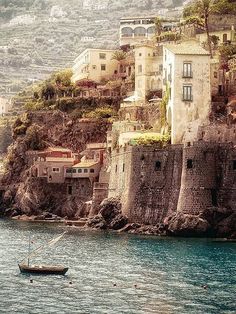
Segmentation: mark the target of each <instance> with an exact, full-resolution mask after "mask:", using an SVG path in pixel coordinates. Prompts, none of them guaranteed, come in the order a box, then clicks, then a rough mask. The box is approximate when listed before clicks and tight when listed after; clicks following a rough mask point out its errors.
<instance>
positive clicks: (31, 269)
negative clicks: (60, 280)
mask: <svg viewBox="0 0 236 314" xmlns="http://www.w3.org/2000/svg"><path fill="white" fill-rule="evenodd" d="M18 265H19V268H20V271H21V273H27V274H42V275H65V273H66V272H67V271H68V269H69V268H68V267H63V266H46V265H44V266H43V265H42V266H41V265H31V266H28V265H25V264H18Z"/></svg>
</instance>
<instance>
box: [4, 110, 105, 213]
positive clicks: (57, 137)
mask: <svg viewBox="0 0 236 314" xmlns="http://www.w3.org/2000/svg"><path fill="white" fill-rule="evenodd" d="M109 126H110V123H109V122H108V121H107V120H105V119H103V120H102V119H98V120H96V119H71V118H70V116H69V115H67V114H66V113H62V112H60V111H47V112H38V113H37V112H36V113H26V114H24V115H23V116H22V117H21V118H18V119H17V120H16V122H15V124H14V126H13V138H14V142H13V144H12V145H11V146H10V148H9V151H8V156H7V164H6V173H5V175H4V177H3V178H2V182H1V186H2V197H1V203H2V206H1V208H2V210H1V212H2V214H4V213H7V214H12V213H13V214H18V213H19V214H27V215H32V214H37V215H39V214H41V213H42V212H44V211H49V212H51V213H54V214H57V215H59V216H63V217H65V216H67V217H69V218H72V217H74V216H75V215H76V213H77V212H78V210H79V211H80V212H84V210H85V209H84V206H85V202H86V201H88V197H84V198H83V197H81V198H76V197H70V198H68V197H67V195H66V194H67V193H66V186H64V185H63V184H62V185H60V184H48V183H47V182H46V181H44V180H43V178H42V179H39V178H32V177H31V176H30V167H31V165H32V153H34V152H37V150H41V149H44V148H46V147H49V146H63V147H66V148H70V149H72V150H73V151H74V152H76V151H82V150H84V149H85V146H86V144H87V143H92V142H105V141H106V132H107V130H108V128H109ZM30 152H31V154H30ZM36 179H37V180H36Z"/></svg>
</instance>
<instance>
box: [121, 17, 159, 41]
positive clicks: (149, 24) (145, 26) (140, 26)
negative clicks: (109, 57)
mask: <svg viewBox="0 0 236 314" xmlns="http://www.w3.org/2000/svg"><path fill="white" fill-rule="evenodd" d="M154 35H155V17H154V16H152V17H150V16H149V17H127V18H121V19H120V46H125V45H134V44H137V43H140V42H142V41H143V40H147V39H152V38H153V37H154Z"/></svg>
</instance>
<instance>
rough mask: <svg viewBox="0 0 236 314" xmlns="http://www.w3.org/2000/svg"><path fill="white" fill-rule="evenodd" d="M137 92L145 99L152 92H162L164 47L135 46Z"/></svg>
mask: <svg viewBox="0 0 236 314" xmlns="http://www.w3.org/2000/svg"><path fill="white" fill-rule="evenodd" d="M134 51H135V94H136V95H137V96H138V97H140V98H141V99H142V100H143V101H145V100H147V96H148V95H149V94H150V93H153V95H154V94H155V93H158V94H161V90H162V67H163V64H162V62H163V57H162V47H155V46H154V45H150V44H139V45H137V46H135V50H134Z"/></svg>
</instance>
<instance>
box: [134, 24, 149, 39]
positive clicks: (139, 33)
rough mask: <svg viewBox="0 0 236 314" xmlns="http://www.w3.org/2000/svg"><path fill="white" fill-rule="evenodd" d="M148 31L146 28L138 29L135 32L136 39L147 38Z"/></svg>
mask: <svg viewBox="0 0 236 314" xmlns="http://www.w3.org/2000/svg"><path fill="white" fill-rule="evenodd" d="M146 34H147V31H146V29H145V28H144V27H141V26H140V27H136V28H135V30H134V36H135V37H146Z"/></svg>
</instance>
